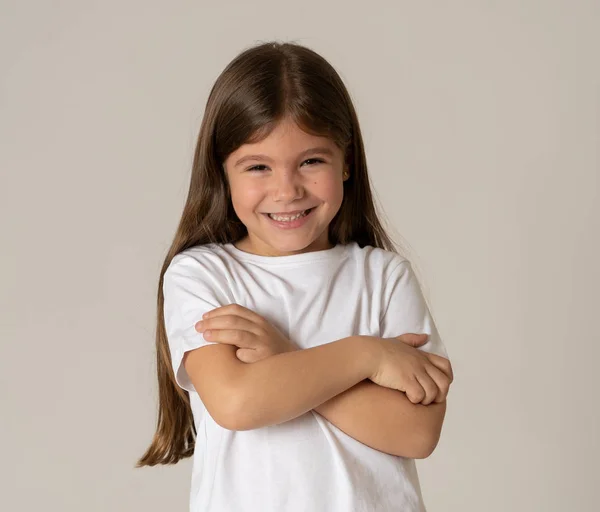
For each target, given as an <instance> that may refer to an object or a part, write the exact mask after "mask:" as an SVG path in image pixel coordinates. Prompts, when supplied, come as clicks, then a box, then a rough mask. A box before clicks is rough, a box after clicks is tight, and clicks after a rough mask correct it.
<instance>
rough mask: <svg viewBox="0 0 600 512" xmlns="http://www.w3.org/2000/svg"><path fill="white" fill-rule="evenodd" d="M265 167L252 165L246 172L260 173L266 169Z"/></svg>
mask: <svg viewBox="0 0 600 512" xmlns="http://www.w3.org/2000/svg"><path fill="white" fill-rule="evenodd" d="M266 167H267V166H266V165H254V166H252V167H250V168H249V169H247V170H248V171H262V170H264V168H266Z"/></svg>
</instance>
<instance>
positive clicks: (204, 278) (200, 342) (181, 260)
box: [163, 254, 228, 393]
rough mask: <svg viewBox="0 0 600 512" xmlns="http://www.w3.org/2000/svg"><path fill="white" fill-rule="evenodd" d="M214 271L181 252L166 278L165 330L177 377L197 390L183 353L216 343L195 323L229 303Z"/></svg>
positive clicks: (164, 291) (164, 280)
mask: <svg viewBox="0 0 600 512" xmlns="http://www.w3.org/2000/svg"><path fill="white" fill-rule="evenodd" d="M215 274H216V273H215V272H211V271H210V270H209V269H208V268H207V267H206V266H204V265H202V264H201V263H200V262H199V261H198V260H197V259H195V258H194V257H191V256H187V255H180V254H178V255H176V256H175V257H174V258H173V260H172V261H171V264H170V265H169V267H168V268H167V270H166V272H165V274H164V278H163V294H164V307H163V311H164V318H165V330H166V333H167V340H168V343H169V350H170V353H171V363H172V366H173V372H174V374H175V380H176V381H177V384H178V385H179V386H180V387H181V388H183V389H185V390H186V391H189V392H194V393H195V392H196V390H195V388H194V386H193V384H192V382H191V381H190V378H189V376H188V374H187V372H186V370H185V367H184V366H183V364H182V361H183V356H184V354H185V353H186V352H188V351H190V350H194V349H197V348H199V347H204V346H206V345H210V344H214V343H215V342H209V341H206V340H205V339H204V336H203V335H202V334H201V333H199V332H198V331H196V329H195V324H196V322H198V321H199V320H201V319H202V315H203V314H204V313H206V312H207V311H210V310H213V309H215V308H218V307H220V306H222V305H225V303H228V302H227V301H226V297H223V293H222V292H220V283H219V278H218V276H217V275H215ZM221 280H222V278H221ZM224 299H225V300H224Z"/></svg>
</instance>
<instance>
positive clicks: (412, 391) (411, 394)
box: [405, 377, 426, 404]
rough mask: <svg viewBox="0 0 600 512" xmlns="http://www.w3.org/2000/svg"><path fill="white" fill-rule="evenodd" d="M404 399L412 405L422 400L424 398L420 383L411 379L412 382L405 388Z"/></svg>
mask: <svg viewBox="0 0 600 512" xmlns="http://www.w3.org/2000/svg"><path fill="white" fill-rule="evenodd" d="M405 393H406V397H407V398H408V399H409V400H410V401H411V402H412V403H413V404H418V403H420V402H421V400H423V399H424V398H425V396H426V393H425V390H424V389H423V386H422V385H421V383H420V382H419V381H418V380H417V379H416V377H415V378H414V379H412V381H411V382H410V383H409V384H408V385H407V386H406V391H405Z"/></svg>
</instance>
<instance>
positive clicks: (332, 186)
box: [312, 176, 344, 204]
mask: <svg viewBox="0 0 600 512" xmlns="http://www.w3.org/2000/svg"><path fill="white" fill-rule="evenodd" d="M312 187H313V194H314V195H316V196H317V197H320V198H321V199H322V200H323V201H326V202H328V203H332V204H338V203H341V201H342V198H343V195H344V186H343V183H342V182H341V181H340V180H339V179H337V178H336V177H335V176H324V177H322V178H319V179H315V180H313V181H312Z"/></svg>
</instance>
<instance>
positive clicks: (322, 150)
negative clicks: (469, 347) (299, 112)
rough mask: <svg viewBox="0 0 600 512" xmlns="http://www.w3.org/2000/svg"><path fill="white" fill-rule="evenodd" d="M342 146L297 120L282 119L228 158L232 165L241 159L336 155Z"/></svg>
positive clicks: (283, 158) (238, 163) (286, 158)
mask: <svg viewBox="0 0 600 512" xmlns="http://www.w3.org/2000/svg"><path fill="white" fill-rule="evenodd" d="M339 152H340V150H339V149H338V148H337V146H336V144H335V143H334V142H333V141H332V140H331V139H330V138H328V137H325V136H322V135H313V134H311V133H308V132H306V131H304V130H302V128H300V127H299V126H298V125H297V124H296V123H294V122H290V121H286V122H281V123H279V124H278V125H276V126H275V128H274V129H273V130H272V131H271V132H270V133H268V134H267V135H266V136H265V137H263V138H262V139H260V140H258V141H255V142H250V143H246V144H243V145H242V146H240V147H239V148H238V149H236V150H235V151H234V152H233V153H231V154H230V155H229V157H228V158H227V162H228V163H229V164H230V165H232V166H237V165H240V163H241V162H240V160H243V161H247V160H249V159H252V158H254V159H261V160H288V159H295V158H300V157H303V156H306V155H308V154H322V155H329V156H332V157H334V156H336V155H337V154H338V153H339Z"/></svg>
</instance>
